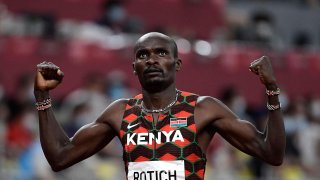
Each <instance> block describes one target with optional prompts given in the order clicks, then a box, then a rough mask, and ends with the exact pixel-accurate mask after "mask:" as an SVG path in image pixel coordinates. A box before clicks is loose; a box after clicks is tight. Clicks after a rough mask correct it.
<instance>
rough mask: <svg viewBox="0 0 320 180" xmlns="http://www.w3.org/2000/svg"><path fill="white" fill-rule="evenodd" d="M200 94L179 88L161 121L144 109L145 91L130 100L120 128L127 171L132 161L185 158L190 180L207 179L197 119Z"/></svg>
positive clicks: (188, 179) (160, 117)
mask: <svg viewBox="0 0 320 180" xmlns="http://www.w3.org/2000/svg"><path fill="white" fill-rule="evenodd" d="M197 98H198V95H195V94H192V93H189V92H184V91H178V97H177V102H176V103H175V104H174V105H173V106H172V107H171V108H170V109H169V110H167V112H161V113H159V117H158V121H157V122H155V121H154V119H153V117H152V114H149V113H145V112H144V111H143V110H142V109H141V102H142V95H141V94H140V95H137V96H135V97H134V98H132V99H130V100H129V101H128V103H127V105H126V110H125V112H124V115H123V120H122V124H121V130H120V132H119V136H120V140H121V143H122V146H123V160H124V164H125V169H126V173H127V175H128V164H129V163H130V162H143V161H174V160H183V161H184V170H185V173H184V175H185V178H186V179H187V180H203V179H204V173H205V165H206V157H205V154H204V153H203V152H202V149H201V148H200V146H199V145H198V138H197V127H196V124H195V120H194V109H195V105H196V102H197Z"/></svg>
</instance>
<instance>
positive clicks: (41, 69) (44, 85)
mask: <svg viewBox="0 0 320 180" xmlns="http://www.w3.org/2000/svg"><path fill="white" fill-rule="evenodd" d="M63 76H64V74H63V72H62V71H61V70H60V68H59V67H58V66H56V65H55V64H53V63H51V62H46V61H44V62H42V63H40V64H38V65H37V74H36V77H35V82H34V90H35V91H49V90H52V89H54V88H56V87H57V86H58V85H59V84H60V83H61V81H62V79H63Z"/></svg>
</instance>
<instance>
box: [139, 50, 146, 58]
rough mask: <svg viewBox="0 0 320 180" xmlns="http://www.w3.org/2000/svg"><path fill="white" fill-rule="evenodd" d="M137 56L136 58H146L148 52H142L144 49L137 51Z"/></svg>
mask: <svg viewBox="0 0 320 180" xmlns="http://www.w3.org/2000/svg"><path fill="white" fill-rule="evenodd" d="M137 58H138V59H146V58H148V54H147V53H146V52H144V51H141V52H138V53H137Z"/></svg>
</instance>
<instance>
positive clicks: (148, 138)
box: [34, 32, 285, 180]
mask: <svg viewBox="0 0 320 180" xmlns="http://www.w3.org/2000/svg"><path fill="white" fill-rule="evenodd" d="M134 56H135V57H134V62H133V71H134V74H135V75H136V76H137V77H138V79H139V82H140V84H141V94H140V95H137V96H136V97H134V98H131V99H120V100H117V101H115V102H113V103H112V104H110V105H109V106H108V107H107V108H106V109H105V111H104V112H103V113H102V115H101V116H100V117H99V118H98V119H97V120H95V121H93V122H92V123H90V124H88V125H85V126H84V127H82V128H81V129H80V130H79V131H78V132H77V133H76V134H75V135H74V136H73V137H72V138H69V137H67V136H66V135H65V133H64V131H63V129H62V128H61V126H60V125H59V123H58V122H57V120H56V119H55V116H54V114H53V111H52V108H51V99H50V96H49V91H50V90H52V89H54V88H56V87H57V86H58V85H59V84H60V83H61V81H62V78H63V73H62V71H61V70H60V69H59V67H57V66H56V65H54V64H52V63H50V62H43V63H41V64H39V65H38V66H37V75H36V78H35V87H34V93H35V97H36V100H37V103H36V107H37V109H38V113H39V124H40V125H39V126H40V140H41V144H42V148H43V151H44V153H45V156H46V158H47V160H48V162H49V163H50V165H51V167H52V169H53V170H54V171H59V170H62V169H65V168H67V167H69V166H71V165H73V164H75V163H78V162H79V161H81V160H83V159H85V158H88V157H89V156H91V155H93V154H95V153H96V152H98V151H99V150H101V149H102V148H103V147H104V146H106V145H107V144H108V143H109V142H110V141H111V140H112V139H113V138H114V137H115V136H117V137H118V138H119V139H120V140H121V143H122V146H123V151H124V152H123V160H124V162H125V170H126V173H127V178H128V179H129V180H140V179H144V180H145V179H148V180H151V179H152V180H161V179H176V180H184V179H188V180H196V179H200V180H203V179H204V173H205V164H206V156H205V152H206V150H207V147H208V145H209V143H210V141H211V139H212V138H213V136H214V134H215V133H219V134H220V135H221V136H222V137H224V138H225V139H226V140H227V141H228V142H229V143H230V144H232V145H233V146H235V147H236V148H238V149H239V150H241V151H243V152H245V153H247V154H249V155H252V156H255V157H257V158H260V159H262V160H264V161H265V162H267V163H269V164H271V165H280V164H281V163H282V160H283V156H284V151H285V132H284V125H283V119H282V114H281V111H280V103H279V99H278V95H279V94H280V89H279V88H278V86H277V84H276V78H275V76H274V74H273V70H272V66H271V62H270V60H269V59H268V58H267V57H265V56H264V57H261V58H260V59H257V60H255V61H253V62H252V63H251V65H250V67H249V68H250V70H251V71H252V72H253V73H254V74H256V75H257V76H258V77H259V79H260V81H261V82H262V84H263V85H264V86H265V87H266V94H267V96H268V102H267V103H266V104H267V108H268V110H269V114H268V115H269V117H268V123H267V126H266V128H265V129H264V131H263V132H259V131H258V130H257V129H256V127H254V126H253V125H252V124H251V123H249V122H248V121H244V120H240V119H239V118H238V117H237V116H236V115H235V114H234V113H233V112H231V111H230V110H229V109H228V107H226V106H225V105H224V104H223V103H222V102H220V101H219V100H217V99H215V98H213V97H209V96H199V95H196V94H193V93H189V92H185V91H181V90H178V89H177V87H176V84H175V76H176V72H178V71H179V70H180V68H181V65H182V61H181V60H180V59H179V58H178V51H177V45H176V43H175V42H174V40H173V39H171V38H170V37H168V36H166V35H164V34H161V33H156V32H152V33H148V34H145V35H143V36H142V37H141V38H139V40H138V41H137V43H136V45H135V47H134Z"/></svg>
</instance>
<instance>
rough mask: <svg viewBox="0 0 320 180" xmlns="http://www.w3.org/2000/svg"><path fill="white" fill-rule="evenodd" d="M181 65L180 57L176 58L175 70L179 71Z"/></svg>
mask: <svg viewBox="0 0 320 180" xmlns="http://www.w3.org/2000/svg"><path fill="white" fill-rule="evenodd" d="M181 66H182V61H181V59H177V60H176V71H180V69H181Z"/></svg>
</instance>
